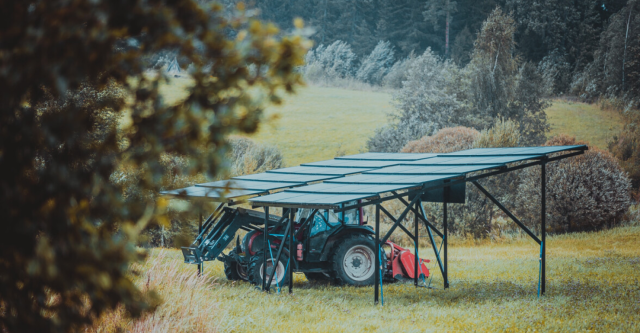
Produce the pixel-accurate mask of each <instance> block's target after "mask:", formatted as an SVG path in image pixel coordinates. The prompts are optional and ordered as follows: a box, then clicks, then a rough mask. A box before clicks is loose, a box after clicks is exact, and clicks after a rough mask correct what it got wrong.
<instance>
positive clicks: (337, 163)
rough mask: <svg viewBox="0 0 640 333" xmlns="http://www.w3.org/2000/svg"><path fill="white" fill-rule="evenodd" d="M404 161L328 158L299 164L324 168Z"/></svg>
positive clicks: (396, 163)
mask: <svg viewBox="0 0 640 333" xmlns="http://www.w3.org/2000/svg"><path fill="white" fill-rule="evenodd" d="M403 162H404V161H378V160H335V159H334V160H328V161H320V162H313V163H305V164H301V166H313V167H325V168H383V167H387V166H391V165H398V164H400V163H403Z"/></svg>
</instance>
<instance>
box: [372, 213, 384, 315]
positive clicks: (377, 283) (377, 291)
mask: <svg viewBox="0 0 640 333" xmlns="http://www.w3.org/2000/svg"><path fill="white" fill-rule="evenodd" d="M375 233H376V241H375V242H374V244H375V247H376V251H375V252H376V258H375V267H376V269H375V273H374V274H375V277H374V279H373V284H374V293H373V303H374V304H378V298H379V297H378V296H379V294H380V282H381V281H380V270H381V269H382V266H381V265H380V246H381V243H380V205H379V204H378V205H376V230H375Z"/></svg>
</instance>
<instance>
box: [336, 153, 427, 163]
mask: <svg viewBox="0 0 640 333" xmlns="http://www.w3.org/2000/svg"><path fill="white" fill-rule="evenodd" d="M437 155H438V154H432V153H424V154H416V153H364V154H357V155H349V156H341V157H336V159H337V160H378V161H415V160H421V159H425V158H430V157H435V156H437Z"/></svg>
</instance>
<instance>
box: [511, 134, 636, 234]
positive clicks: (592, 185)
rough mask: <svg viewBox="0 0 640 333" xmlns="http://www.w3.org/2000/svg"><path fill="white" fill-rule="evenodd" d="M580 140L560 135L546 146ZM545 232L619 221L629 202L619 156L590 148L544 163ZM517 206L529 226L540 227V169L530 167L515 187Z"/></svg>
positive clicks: (626, 181)
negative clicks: (562, 158)
mask: <svg viewBox="0 0 640 333" xmlns="http://www.w3.org/2000/svg"><path fill="white" fill-rule="evenodd" d="M574 144H584V143H583V142H577V141H576V140H575V138H572V137H569V136H566V135H561V136H557V137H554V138H551V139H550V140H549V141H547V143H546V144H545V145H546V146H557V145H574ZM546 169H547V185H546V189H547V190H546V191H547V198H549V200H548V201H547V214H546V215H547V231H550V232H573V231H584V230H597V229H600V228H602V227H604V226H606V225H607V224H608V225H610V226H611V225H613V224H615V223H618V222H619V221H620V219H621V218H622V217H623V216H624V214H625V213H626V212H627V211H628V209H629V206H630V205H631V199H630V190H631V182H630V180H629V177H628V176H627V174H626V173H625V172H624V170H623V169H622V168H621V167H620V165H619V164H618V161H617V160H616V159H615V157H613V155H611V154H610V153H608V152H606V151H602V150H599V149H597V148H593V147H590V150H588V151H586V152H585V154H584V155H580V156H577V157H572V158H568V159H565V160H560V161H557V162H553V163H549V164H547V168H546ZM517 206H518V210H519V214H520V215H521V217H522V221H523V222H524V223H526V224H528V225H529V226H530V227H531V228H534V229H538V230H539V227H540V168H528V169H526V170H525V171H524V172H523V174H522V183H521V184H520V186H519V194H518V205H517Z"/></svg>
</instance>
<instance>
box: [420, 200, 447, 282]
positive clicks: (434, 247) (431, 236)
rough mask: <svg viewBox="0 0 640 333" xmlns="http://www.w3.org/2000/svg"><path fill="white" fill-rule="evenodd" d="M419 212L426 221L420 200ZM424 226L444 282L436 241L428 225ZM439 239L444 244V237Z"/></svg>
mask: <svg viewBox="0 0 640 333" xmlns="http://www.w3.org/2000/svg"><path fill="white" fill-rule="evenodd" d="M420 211H421V212H422V215H423V216H424V220H423V221H426V219H427V213H426V212H425V211H424V207H423V206H422V200H420ZM425 226H426V227H427V233H428V234H429V241H430V242H431V247H433V252H434V253H435V254H436V260H437V261H438V267H439V268H440V273H442V279H443V280H444V266H443V265H442V260H441V259H440V252H439V251H438V247H437V245H436V241H435V239H433V235H432V234H431V228H430V224H426V223H425ZM434 230H435V231H438V230H437V229H434ZM440 237H442V241H443V242H444V235H443V234H440Z"/></svg>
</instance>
